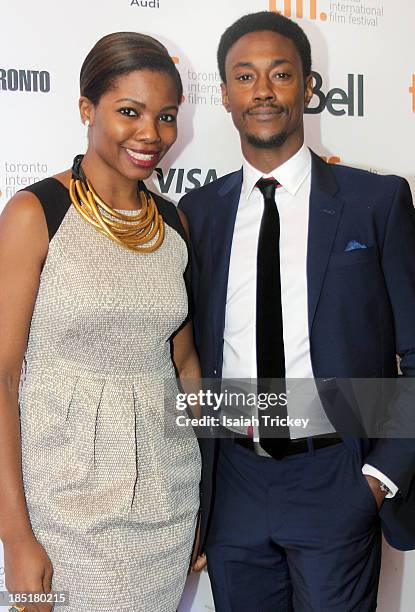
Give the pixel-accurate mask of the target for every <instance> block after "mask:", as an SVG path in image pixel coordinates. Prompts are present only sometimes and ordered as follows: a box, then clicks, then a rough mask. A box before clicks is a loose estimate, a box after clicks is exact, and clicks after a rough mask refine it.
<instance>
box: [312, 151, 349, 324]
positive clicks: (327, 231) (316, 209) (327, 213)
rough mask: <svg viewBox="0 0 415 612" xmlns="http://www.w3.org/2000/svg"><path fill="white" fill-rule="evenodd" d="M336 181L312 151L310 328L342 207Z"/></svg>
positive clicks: (329, 169)
mask: <svg viewBox="0 0 415 612" xmlns="http://www.w3.org/2000/svg"><path fill="white" fill-rule="evenodd" d="M338 190H339V187H338V184H337V181H336V179H335V176H334V173H333V170H332V169H331V168H330V166H329V164H326V163H325V162H323V161H322V160H321V159H320V158H319V157H318V156H317V155H315V153H313V152H312V167H311V192H310V212H309V224H308V249H307V286H308V325H309V330H310V335H311V329H312V325H313V321H314V316H315V313H316V309H317V304H318V301H319V298H320V294H321V289H322V286H323V282H324V277H325V274H326V269H327V264H328V260H329V256H330V252H331V249H332V246H333V242H334V238H335V236H336V232H337V227H338V224H339V221H340V217H341V213H342V210H343V204H344V202H343V200H342V198H340V196H339V194H338Z"/></svg>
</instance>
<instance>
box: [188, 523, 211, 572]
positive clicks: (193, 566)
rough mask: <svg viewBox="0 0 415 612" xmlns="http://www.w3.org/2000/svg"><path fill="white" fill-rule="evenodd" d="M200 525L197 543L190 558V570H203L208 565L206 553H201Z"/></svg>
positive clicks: (196, 538) (197, 531) (197, 532)
mask: <svg viewBox="0 0 415 612" xmlns="http://www.w3.org/2000/svg"><path fill="white" fill-rule="evenodd" d="M199 550H200V525H198V527H197V529H196V536H195V543H194V544H193V551H192V558H191V560H190V568H189V571H190V572H201V571H202V569H203V568H204V567H205V566H206V565H207V559H206V555H205V554H203V555H200V554H199Z"/></svg>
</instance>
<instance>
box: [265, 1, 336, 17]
mask: <svg viewBox="0 0 415 612" xmlns="http://www.w3.org/2000/svg"><path fill="white" fill-rule="evenodd" d="M304 4H308V5H309V9H308V15H309V18H310V19H317V0H308V1H307V0H306V2H304V0H269V10H270V11H271V12H273V13H281V14H283V15H284V16H285V17H294V16H295V17H297V18H298V19H302V18H303V17H304ZM294 5H295V6H294ZM280 7H281V8H280ZM319 18H320V19H321V21H326V20H327V13H324V12H321V13H320V14H319Z"/></svg>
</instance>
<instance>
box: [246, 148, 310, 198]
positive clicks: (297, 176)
mask: <svg viewBox="0 0 415 612" xmlns="http://www.w3.org/2000/svg"><path fill="white" fill-rule="evenodd" d="M242 170H243V180H242V193H244V195H245V197H246V198H247V199H248V198H249V197H250V195H251V194H252V191H253V189H254V187H255V185H256V183H257V181H258V180H259V179H260V178H262V177H263V176H266V177H271V176H272V177H274V178H275V179H276V180H277V181H278V182H279V183H280V184H281V185H282V186H283V187H284V189H286V190H287V191H288V193H289V194H290V195H292V196H295V194H296V193H297V191H298V190H299V189H300V187H301V185H302V184H303V182H304V180H305V179H306V177H307V176H308V175H309V174H310V172H311V153H310V150H309V148H308V147H306V146H305V144H303V145H302V147H301V149H299V150H298V151H297V153H295V155H293V156H292V157H290V159H287V161H286V162H284V163H283V164H282V165H281V166H278V168H275V170H272V172H268V173H266V174H264V173H263V172H261V171H260V170H257V169H256V168H254V167H253V166H251V164H250V163H249V162H248V161H247V160H246V159H244V161H243V165H242Z"/></svg>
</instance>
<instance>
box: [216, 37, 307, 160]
mask: <svg viewBox="0 0 415 612" xmlns="http://www.w3.org/2000/svg"><path fill="white" fill-rule="evenodd" d="M225 71H226V84H222V100H223V105H224V106H225V108H226V110H227V111H228V112H230V113H231V114H232V119H233V122H234V124H235V127H236V129H237V130H238V132H239V134H240V137H241V142H242V149H243V150H244V152H245V153H246V152H247V150H250V151H251V152H252V153H255V150H256V151H259V150H264V149H268V150H271V149H276V148H282V147H284V146H285V147H287V150H289V149H293V152H295V150H296V149H298V148H299V147H300V146H301V144H302V142H303V112H304V106H305V105H307V104H308V103H309V101H310V100H311V97H312V95H313V91H312V78H311V76H310V77H308V78H307V79H306V82H304V76H303V68H302V63H301V58H300V55H299V53H298V51H297V49H296V47H295V45H294V43H293V42H292V41H291V40H290V39H289V38H286V37H285V36H282V35H281V34H277V33H275V32H271V31H268V30H266V31H261V32H251V33H250V34H245V35H244V36H242V37H241V38H240V39H239V40H237V41H236V43H235V44H234V45H233V46H232V47H231V48H230V49H229V52H228V54H227V56H226V61H225Z"/></svg>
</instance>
